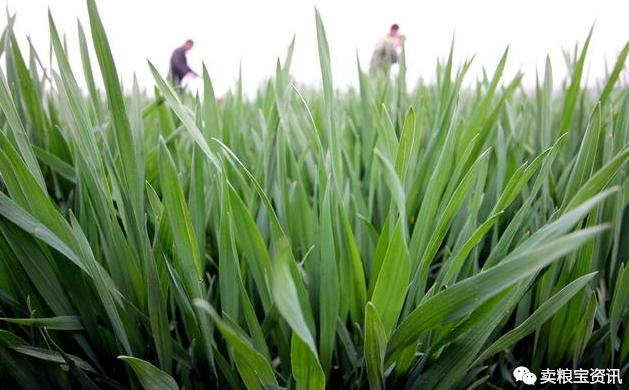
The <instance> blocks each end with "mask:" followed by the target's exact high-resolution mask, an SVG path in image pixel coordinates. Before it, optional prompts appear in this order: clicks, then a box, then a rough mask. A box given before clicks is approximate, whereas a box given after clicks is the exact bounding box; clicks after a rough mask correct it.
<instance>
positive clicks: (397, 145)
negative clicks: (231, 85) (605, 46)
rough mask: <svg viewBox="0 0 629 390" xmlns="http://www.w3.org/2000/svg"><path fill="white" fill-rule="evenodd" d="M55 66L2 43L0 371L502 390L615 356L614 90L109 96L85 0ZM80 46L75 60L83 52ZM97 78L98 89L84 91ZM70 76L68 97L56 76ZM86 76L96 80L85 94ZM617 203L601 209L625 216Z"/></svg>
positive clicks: (67, 379)
mask: <svg viewBox="0 0 629 390" xmlns="http://www.w3.org/2000/svg"><path fill="white" fill-rule="evenodd" d="M87 5H88V10H89V16H90V27H91V38H92V42H88V41H87V39H86V35H85V34H84V32H83V29H82V28H81V27H80V26H79V31H78V33H79V38H80V43H81V46H80V53H76V55H78V54H80V55H81V59H82V61H83V69H82V71H80V70H78V69H71V68H70V65H69V62H68V58H67V57H68V56H69V55H75V53H68V52H67V51H66V48H65V45H64V43H63V40H62V39H61V38H60V37H59V35H58V33H57V30H56V27H55V25H54V22H53V21H52V18H51V19H50V32H51V46H52V49H53V51H54V57H53V59H54V69H56V70H55V71H50V70H48V71H44V68H43V66H42V64H41V62H40V59H39V58H38V57H37V55H36V53H35V51H34V50H33V49H32V48H31V49H30V51H28V53H29V54H28V55H26V54H25V51H24V50H23V48H22V50H21V49H20V48H19V47H18V45H17V43H16V39H15V36H14V34H13V32H12V26H11V25H12V23H13V20H11V21H10V23H9V26H7V28H6V29H5V31H4V34H3V35H2V38H1V39H0V42H1V45H0V51H1V55H2V56H3V57H4V58H3V60H6V67H5V71H4V72H2V73H3V74H0V111H1V114H0V176H1V182H0V317H2V318H0V382H2V383H5V384H9V385H13V386H15V385H19V386H21V387H23V388H48V387H54V388H69V387H79V386H81V387H86V388H90V387H94V386H98V387H103V388H108V387H114V388H127V387H133V388H139V387H145V388H150V389H158V388H160V389H161V388H164V389H173V388H177V387H181V388H199V387H212V386H216V385H219V386H221V387H226V388H242V387H245V386H246V387H248V388H261V387H271V388H274V387H275V388H277V387H278V386H279V387H287V388H303V389H318V388H323V387H324V386H326V385H327V386H329V387H335V388H336V387H340V386H344V387H349V388H359V387H365V386H370V387H372V388H376V389H377V388H383V387H385V386H386V387H390V388H392V387H395V388H403V387H405V386H406V387H409V388H450V387H463V388H472V387H475V386H484V385H486V384H488V383H491V384H494V385H498V386H510V385H509V384H510V383H512V380H513V378H512V376H511V370H513V368H515V367H517V366H519V365H526V366H528V367H531V369H532V370H534V371H536V372H539V370H540V369H542V368H546V367H551V368H554V367H577V368H587V367H602V368H610V367H615V368H620V369H621V370H622V372H623V373H625V372H626V371H627V365H628V363H629V358H628V357H629V337H627V334H629V314H628V311H627V307H628V304H629V272H628V271H626V269H625V265H626V262H627V260H628V259H629V208H628V207H627V205H628V203H629V183H628V181H627V166H626V164H625V162H626V161H627V159H629V90H628V89H627V88H626V87H621V86H620V85H619V81H618V80H619V75H620V73H621V71H622V70H623V67H624V62H625V59H626V56H627V52H628V51H629V46H628V47H625V48H624V50H623V51H622V52H621V53H620V55H619V58H618V62H617V64H616V65H615V67H614V68H613V69H612V70H611V71H610V72H609V74H608V76H607V79H606V80H602V81H601V85H600V86H595V87H593V88H591V89H585V88H582V86H581V85H582V74H583V69H584V62H585V56H586V52H587V47H588V43H589V36H588V38H587V40H586V42H585V45H584V46H583V47H582V48H581V49H580V50H575V52H574V53H573V54H570V55H567V56H566V61H567V63H568V66H569V67H570V69H571V70H572V71H571V78H570V79H569V80H568V81H567V82H565V83H560V84H557V83H556V82H554V81H553V77H552V70H551V64H550V63H549V62H548V63H547V64H546V67H545V71H544V73H543V75H541V76H540V78H539V83H538V88H537V89H536V90H535V91H534V92H532V93H529V94H527V93H525V92H524V91H523V90H522V88H520V79H521V77H520V76H518V77H515V78H514V79H513V80H503V77H502V75H503V70H504V67H505V63H506V61H507V53H506V52H505V54H504V56H503V57H502V59H501V60H500V61H499V63H498V65H497V67H496V69H495V70H494V71H493V73H489V74H488V75H487V76H486V77H485V78H483V79H481V80H478V82H477V83H476V84H475V86H474V87H463V86H462V83H463V79H464V76H465V73H466V71H467V70H468V68H469V65H470V62H466V63H464V64H463V65H462V66H461V67H460V68H458V69H457V68H456V67H455V66H453V61H452V52H450V56H449V58H448V59H447V60H446V61H443V62H439V64H438V66H437V77H436V82H435V83H431V84H428V85H426V84H420V85H419V86H418V87H417V88H415V89H414V90H413V91H412V92H410V93H409V92H407V85H406V84H405V81H404V80H405V76H406V75H405V64H404V59H403V58H404V57H403V56H402V62H401V64H400V72H399V75H398V76H397V77H396V78H395V80H388V79H385V78H378V77H370V76H368V75H366V74H365V73H364V72H363V71H362V70H361V68H360V65H359V66H358V76H359V77H360V88H359V90H358V91H352V90H350V91H348V92H344V93H339V92H335V90H334V88H333V79H332V74H331V67H330V58H329V51H328V44H327V39H326V35H325V31H324V28H323V24H322V22H321V19H320V18H319V16H318V14H317V15H316V31H317V37H318V40H319V57H320V63H321V74H322V81H323V83H322V89H321V90H310V89H306V90H298V89H297V88H294V87H293V85H292V83H291V77H290V71H289V69H290V63H291V56H292V44H291V46H290V47H289V50H288V55H287V57H286V58H285V59H284V60H283V61H278V65H277V70H276V76H275V77H274V79H273V80H271V81H269V82H268V83H267V84H265V86H264V87H263V88H262V89H261V90H260V92H259V94H258V96H257V98H255V99H251V100H247V99H245V98H244V97H243V94H242V91H241V88H240V85H237V86H236V88H235V89H234V90H233V91H232V92H231V93H229V94H228V95H226V96H225V98H224V100H223V101H222V102H221V103H220V104H218V103H217V102H216V99H215V97H214V92H213V90H212V84H211V82H210V77H209V75H208V74H207V72H204V74H203V80H204V83H205V88H204V93H203V96H200V97H193V96H190V95H188V94H179V93H177V92H176V91H174V90H173V89H172V88H171V87H170V86H169V85H168V84H167V83H166V82H165V81H164V79H163V78H162V77H161V76H160V74H159V73H158V72H157V71H156V70H155V68H153V67H152V65H150V64H149V66H150V68H151V70H152V72H153V74H154V77H155V83H156V88H155V93H154V94H148V93H144V92H142V91H140V89H139V88H138V86H137V85H136V84H134V85H133V87H132V88H130V90H131V91H132V92H131V93H128V94H125V93H124V89H123V88H121V84H120V81H121V80H120V79H119V78H118V75H117V73H116V68H115V64H114V59H113V57H112V54H111V52H110V48H109V45H108V43H107V39H106V37H105V30H104V27H103V25H102V24H101V21H100V19H99V16H98V13H97V10H96V6H95V3H94V0H88V1H87ZM92 44H93V48H94V52H95V54H96V58H94V57H92V58H90V55H89V53H90V51H89V50H88V47H89V46H90V45H92ZM98 77H102V83H100V82H96V81H95V79H96V78H98ZM79 82H81V83H83V82H85V83H86V85H87V87H88V90H89V94H88V95H85V94H84V91H82V90H80V89H79V87H78V84H79ZM97 85H104V87H105V88H104V91H99V90H98V88H97ZM623 215H624V216H625V218H624V220H623Z"/></svg>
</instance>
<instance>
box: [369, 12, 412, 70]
mask: <svg viewBox="0 0 629 390" xmlns="http://www.w3.org/2000/svg"><path fill="white" fill-rule="evenodd" d="M399 29H400V26H398V25H397V24H394V25H392V26H391V28H390V29H389V33H388V34H387V35H386V36H384V37H383V38H382V39H381V40H380V41H378V43H377V44H376V48H375V49H374V51H373V54H372V56H371V63H370V65H369V72H370V73H371V74H376V73H378V72H380V71H382V72H384V73H385V74H388V73H389V70H390V69H391V65H393V64H395V63H397V62H398V53H397V49H398V47H400V46H401V45H402V42H403V41H404V37H403V36H402V35H400V34H399V32H398V30H399Z"/></svg>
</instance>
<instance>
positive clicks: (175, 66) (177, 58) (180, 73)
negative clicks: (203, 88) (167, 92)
mask: <svg viewBox="0 0 629 390" xmlns="http://www.w3.org/2000/svg"><path fill="white" fill-rule="evenodd" d="M193 46H194V41H193V40H192V39H188V40H187V41H186V43H184V44H183V45H182V46H180V47H178V48H176V49H175V50H174V51H173V54H172V55H171V56H170V76H171V77H172V81H173V83H174V84H175V86H180V85H181V80H183V78H184V77H185V76H186V75H187V74H192V75H194V76H198V75H197V74H196V72H195V71H193V70H192V69H190V67H189V66H188V59H187V58H186V53H187V52H188V50H190V49H192V47H193Z"/></svg>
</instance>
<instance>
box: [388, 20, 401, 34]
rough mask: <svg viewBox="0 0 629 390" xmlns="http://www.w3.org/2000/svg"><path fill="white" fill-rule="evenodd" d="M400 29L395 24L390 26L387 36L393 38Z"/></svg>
mask: <svg viewBox="0 0 629 390" xmlns="http://www.w3.org/2000/svg"><path fill="white" fill-rule="evenodd" d="M399 29H400V26H398V25H397V23H396V24H392V25H391V28H390V29H389V35H391V36H395V35H397V33H398V30H399Z"/></svg>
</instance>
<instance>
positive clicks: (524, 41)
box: [0, 0, 629, 95]
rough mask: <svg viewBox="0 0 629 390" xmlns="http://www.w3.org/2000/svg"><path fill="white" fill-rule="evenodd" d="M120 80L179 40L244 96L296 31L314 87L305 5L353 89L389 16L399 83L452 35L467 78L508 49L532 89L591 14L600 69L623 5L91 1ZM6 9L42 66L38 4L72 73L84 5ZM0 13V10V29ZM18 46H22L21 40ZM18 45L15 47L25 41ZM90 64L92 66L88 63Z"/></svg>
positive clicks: (44, 40) (338, 81) (24, 0)
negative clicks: (400, 47) (239, 85)
mask: <svg viewBox="0 0 629 390" xmlns="http://www.w3.org/2000/svg"><path fill="white" fill-rule="evenodd" d="M97 3H98V6H99V10H100V13H101V16H102V18H103V22H104V24H105V28H106V30H107V34H108V38H109V41H110V44H111V46H112V51H113V53H114V58H115V61H116V65H117V67H118V70H119V72H120V73H121V75H122V79H123V81H124V82H125V83H126V84H129V83H130V81H131V79H132V76H133V73H134V72H135V73H136V74H137V77H138V80H139V82H140V84H141V85H142V86H143V87H147V88H152V78H151V75H150V72H149V70H148V67H147V65H146V59H147V58H148V59H150V60H151V61H152V62H153V63H154V64H155V65H156V66H157V67H158V68H159V69H162V70H163V73H166V72H167V67H168V59H169V57H170V53H171V51H172V50H173V49H174V48H175V47H176V46H178V45H180V44H181V43H183V41H184V40H185V39H187V38H192V39H194V40H195V42H196V46H195V47H194V49H193V50H192V51H191V52H190V54H189V57H188V58H189V61H188V62H189V64H190V65H191V66H192V67H193V68H194V69H196V70H198V71H200V68H201V61H204V62H205V63H206V65H207V67H208V69H209V71H210V75H211V77H212V80H213V83H214V86H215V89H216V90H217V94H219V95H220V94H222V93H224V92H225V91H226V90H227V89H228V88H229V87H231V86H232V85H233V84H234V82H235V80H236V78H237V76H238V67H239V64H240V63H241V62H242V74H243V86H244V88H245V90H246V91H247V92H248V93H249V94H252V93H253V92H254V91H255V90H256V88H257V87H258V85H259V84H260V82H261V81H263V80H264V79H266V78H267V77H269V76H271V75H272V74H273V73H274V70H275V62H276V59H277V57H278V56H279V57H281V58H283V57H284V55H285V52H286V48H287V46H288V44H289V42H290V40H291V38H292V36H293V34H296V37H297V38H296V48H295V54H294V59H293V68H292V70H293V72H292V73H293V75H294V77H295V78H296V79H297V81H299V82H301V83H308V84H313V85H316V84H317V83H319V80H320V76H319V64H318V54H317V46H316V33H315V22H314V5H315V4H316V6H317V7H318V8H319V11H320V12H321V15H322V17H323V21H324V23H325V27H326V31H327V36H328V41H329V43H330V51H331V57H332V68H333V69H332V70H333V76H334V83H335V86H336V87H344V86H347V85H356V84H357V74H356V60H355V58H356V52H358V54H359V57H360V60H361V63H362V64H363V68H366V67H368V63H369V58H370V56H371V51H372V49H373V46H374V44H375V42H376V41H377V40H378V39H379V38H380V37H381V36H382V35H384V34H385V33H386V32H387V30H388V27H389V26H390V25H391V24H392V23H398V24H399V25H400V32H401V33H403V34H405V35H406V37H407V47H406V50H407V64H408V82H409V85H414V83H415V81H416V80H417V79H418V78H419V77H423V78H424V79H431V78H432V77H433V75H434V73H435V61H436V59H437V57H444V56H446V55H447V53H448V50H449V45H450V41H451V39H452V34H453V32H456V44H455V53H457V54H458V55H457V59H458V60H459V61H460V60H462V59H464V58H466V57H468V56H471V55H472V54H474V53H476V54H477V57H476V60H475V62H474V63H475V67H474V68H472V74H471V75H470V76H471V77H469V80H474V79H475V77H476V76H477V75H478V74H479V72H480V70H481V69H482V67H483V66H484V67H486V68H488V69H489V70H490V71H493V68H494V67H495V65H496V63H497V61H498V60H499V58H500V55H501V54H502V52H503V50H504V49H505V47H506V46H507V45H510V47H511V49H510V57H509V58H510V59H509V62H508V66H507V76H512V75H513V74H515V72H516V71H517V70H518V69H522V70H523V71H524V72H525V75H526V77H525V80H524V82H525V85H526V86H528V87H531V86H533V85H534V80H535V70H536V69H540V71H543V65H544V60H545V57H546V55H547V54H550V56H551V59H552V61H553V71H554V77H555V80H556V82H557V81H558V80H560V79H561V78H563V77H564V76H565V65H564V61H563V55H562V52H561V49H562V48H566V47H569V48H570V49H572V48H573V47H574V44H575V43H576V42H577V41H578V42H580V43H582V42H583V41H584V39H585V36H586V35H587V32H588V30H589V28H590V26H591V25H592V24H593V23H594V22H595V21H596V26H595V30H594V36H593V39H592V43H591V48H590V53H589V62H588V72H589V73H588V74H589V77H590V80H593V79H600V78H602V77H603V76H604V75H605V66H606V61H607V66H608V67H611V66H612V65H613V62H614V60H615V56H616V54H617V53H618V52H619V51H620V50H621V49H622V47H623V45H624V44H625V42H626V41H627V40H628V39H629V1H627V0H624V1H620V0H598V1H582V0H571V1H569V0H546V1H541V0H529V1H514V0H479V1H463V0H461V1H458V0H445V1H443V0H442V1H431V2H426V1H417V0H416V1H392V0H379V1H371V0H362V1H358V0H350V1H345V0H344V1H341V0H317V1H314V2H313V1H312V0H307V1H297V0H265V1H252V0H250V1H245V0H227V1H201V0H177V1H165V0H126V1H121V0H106V1H105V0H99V1H97ZM7 5H8V9H9V10H10V11H11V12H12V13H13V12H17V22H16V23H17V25H16V32H17V35H18V37H22V38H24V37H25V36H26V35H27V34H28V35H30V36H31V38H32V40H33V42H34V44H35V46H36V49H37V50H38V52H39V53H40V56H41V57H42V58H43V59H45V61H47V59H48V54H47V53H48V51H49V33H48V22H47V8H48V7H50V9H51V11H52V13H53V16H54V18H55V22H56V24H57V27H58V28H59V29H60V30H61V31H62V32H65V33H66V34H67V39H68V44H69V47H70V51H71V62H72V64H73V67H74V69H75V71H80V59H79V54H78V44H77V33H76V20H77V18H79V19H80V20H81V21H82V23H83V25H84V27H85V28H86V30H87V31H88V33H89V27H88V19H87V11H86V5H85V1H84V0H0V8H2V9H4V8H6V6H7ZM5 24H6V16H4V15H2V16H1V17H0V27H3V26H4V25H5ZM22 42H26V41H25V39H23V40H22ZM24 48H26V46H24ZM93 61H94V65H95V64H96V63H95V60H94V59H93Z"/></svg>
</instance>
